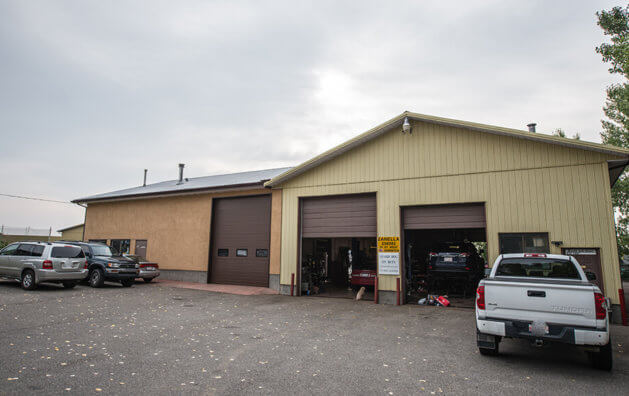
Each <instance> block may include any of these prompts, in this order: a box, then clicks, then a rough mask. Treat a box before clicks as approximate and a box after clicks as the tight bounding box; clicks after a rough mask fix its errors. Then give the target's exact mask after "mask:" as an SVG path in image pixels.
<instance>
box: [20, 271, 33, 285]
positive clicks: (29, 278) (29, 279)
mask: <svg viewBox="0 0 629 396" xmlns="http://www.w3.org/2000/svg"><path fill="white" fill-rule="evenodd" d="M22 283H24V286H25V287H30V286H31V284H32V283H33V275H31V273H30V272H29V273H27V274H26V275H24V280H22Z"/></svg>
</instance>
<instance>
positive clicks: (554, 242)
mask: <svg viewBox="0 0 629 396" xmlns="http://www.w3.org/2000/svg"><path fill="white" fill-rule="evenodd" d="M550 243H552V244H553V245H555V246H557V247H559V246H561V245H563V241H550Z"/></svg>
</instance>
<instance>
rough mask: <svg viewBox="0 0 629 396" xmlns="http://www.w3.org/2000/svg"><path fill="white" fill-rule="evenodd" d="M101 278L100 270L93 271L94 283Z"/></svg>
mask: <svg viewBox="0 0 629 396" xmlns="http://www.w3.org/2000/svg"><path fill="white" fill-rule="evenodd" d="M99 278H100V274H99V273H98V271H94V272H93V273H92V284H94V285H95V284H96V283H97V282H98V279H99Z"/></svg>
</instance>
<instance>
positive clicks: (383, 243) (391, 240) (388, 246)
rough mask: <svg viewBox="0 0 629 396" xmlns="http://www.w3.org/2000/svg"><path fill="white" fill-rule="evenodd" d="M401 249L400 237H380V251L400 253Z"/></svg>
mask: <svg viewBox="0 0 629 396" xmlns="http://www.w3.org/2000/svg"><path fill="white" fill-rule="evenodd" d="M399 251H400V237H378V252H381V253H398V252H399Z"/></svg>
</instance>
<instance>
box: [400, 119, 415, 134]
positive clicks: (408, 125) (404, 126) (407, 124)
mask: <svg viewBox="0 0 629 396" xmlns="http://www.w3.org/2000/svg"><path fill="white" fill-rule="evenodd" d="M407 132H408V134H409V135H410V134H412V133H413V129H412V128H411V123H410V122H409V121H408V117H404V123H403V124H402V133H407Z"/></svg>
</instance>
